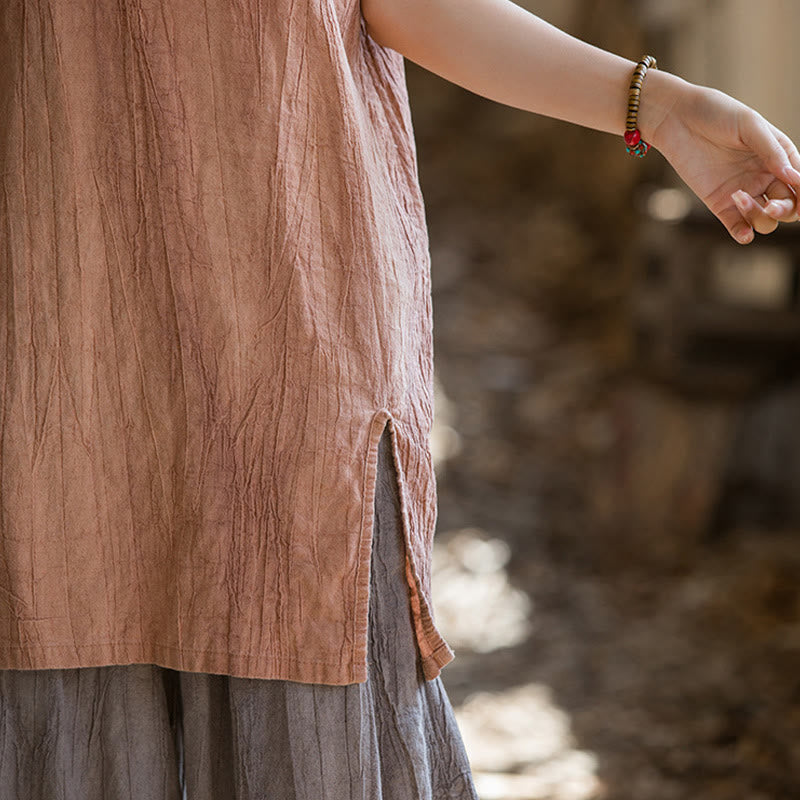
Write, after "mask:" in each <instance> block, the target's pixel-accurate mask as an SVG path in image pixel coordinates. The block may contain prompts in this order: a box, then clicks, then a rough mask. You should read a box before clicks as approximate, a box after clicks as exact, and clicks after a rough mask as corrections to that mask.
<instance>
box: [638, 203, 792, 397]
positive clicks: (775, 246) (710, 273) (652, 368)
mask: <svg viewBox="0 0 800 800" xmlns="http://www.w3.org/2000/svg"><path fill="white" fill-rule="evenodd" d="M639 250H640V253H639V255H640V259H641V263H642V270H641V280H640V283H639V286H638V287H637V289H636V291H635V292H634V301H633V318H634V328H635V331H636V339H637V350H638V357H639V362H640V364H641V366H642V368H643V369H644V371H645V372H647V373H649V374H651V375H652V376H653V377H656V378H661V379H664V380H667V381H669V382H671V383H675V384H678V385H679V386H680V387H681V388H682V389H686V390H694V391H699V392H710V393H714V394H719V393H724V392H732V393H740V392H748V391H750V390H753V389H755V388H757V387H759V386H761V385H763V384H764V383H765V382H767V381H770V380H772V379H776V378H785V377H788V376H790V375H795V374H797V373H798V372H800V231H798V230H797V226H782V227H780V228H779V229H778V230H777V231H776V232H775V233H773V234H770V236H769V237H757V241H756V242H754V243H752V244H750V245H747V246H745V247H743V246H742V245H739V244H737V243H736V242H734V241H733V240H732V239H730V238H729V237H728V235H727V233H726V232H725V230H724V228H723V227H722V225H721V223H719V222H718V221H717V220H716V219H715V218H714V217H712V216H711V214H710V213H708V212H707V211H706V210H705V209H702V210H698V209H696V208H693V209H692V211H690V212H689V213H688V214H687V216H686V217H685V218H684V219H682V220H680V221H676V222H672V223H670V222H666V221H663V220H657V219H651V220H649V221H648V222H646V223H645V224H644V225H643V229H642V231H641V236H640V242H639Z"/></svg>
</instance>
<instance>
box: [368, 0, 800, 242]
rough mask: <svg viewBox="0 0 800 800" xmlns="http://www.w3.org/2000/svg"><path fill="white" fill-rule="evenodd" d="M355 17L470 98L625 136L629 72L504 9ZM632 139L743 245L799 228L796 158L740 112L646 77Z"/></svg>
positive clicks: (439, 4)
mask: <svg viewBox="0 0 800 800" xmlns="http://www.w3.org/2000/svg"><path fill="white" fill-rule="evenodd" d="M361 11H362V14H363V16H364V20H365V23H366V27H367V32H368V33H369V35H370V36H371V37H372V38H373V39H374V40H375V41H376V42H377V43H378V44H380V45H382V46H385V47H390V48H391V49H393V50H396V51H398V52H399V53H401V54H402V55H403V56H405V57H406V58H408V59H409V60H410V61H413V62H415V63H416V64H419V65H420V66H422V67H424V68H425V69H428V70H430V71H431V72H434V73H436V74H437V75H440V76H441V77H443V78H445V79H446V80H449V81H451V82H452V83H455V84H458V85H459V86H462V87H464V88H465V89H469V90H470V91H472V92H475V93H476V94H479V95H481V96H483V97H487V98H489V99H491V100H495V101H497V102H500V103H504V104H506V105H509V106H513V107H515V108H520V109H523V110H525V111H531V112H534V113H537V114H543V115H545V116H548V117H554V118H556V119H562V120H566V121H568V122H573V123H575V124H578V125H583V126H586V127H589V128H593V129H595V130H600V131H606V132H608V133H616V134H619V135H620V137H621V135H622V133H623V131H624V129H625V117H626V111H627V95H628V86H629V84H630V80H631V76H632V74H633V69H634V67H635V62H633V61H630V60H628V59H625V58H622V57H620V56H617V55H614V54H612V53H609V52H607V51H605V50H602V49H600V48H598V47H595V46H593V45H591V44H588V43H586V42H583V41H581V40H580V39H576V38H575V37H573V36H570V35H569V34H567V33H565V32H563V31H561V30H559V29H558V28H556V27H554V26H552V25H550V24H549V23H547V22H545V21H544V20H542V19H540V18H539V17H537V16H536V15H535V14H532V13H530V12H529V11H526V10H525V9H524V8H522V7H521V6H519V5H517V4H516V3H514V2H512V1H511V0H361ZM639 129H640V130H641V132H642V138H643V139H644V140H645V141H647V142H650V143H651V144H652V145H653V146H654V147H656V149H658V150H659V151H660V152H661V153H662V154H663V155H664V156H665V157H666V158H667V160H668V161H669V162H670V163H671V164H672V166H673V167H674V168H675V170H676V171H677V172H678V174H679V175H680V176H681V177H682V178H683V179H684V180H685V181H686V183H687V184H688V185H689V187H690V188H691V189H692V190H693V191H694V192H695V193H696V194H697V195H698V196H699V197H700V199H701V200H703V202H704V203H706V205H707V206H708V207H709V208H710V209H711V211H712V212H713V213H714V214H715V215H716V216H717V217H718V218H719V219H720V221H722V223H723V224H724V225H725V226H726V228H727V229H728V231H729V232H730V234H731V235H732V236H733V237H734V238H735V239H736V240H737V241H739V242H741V243H742V244H746V243H748V242H749V241H752V239H753V229H755V230H756V231H758V232H759V233H770V232H771V231H772V230H774V229H775V228H776V227H777V225H778V220H780V221H785V222H788V221H795V220H796V219H797V218H798V217H797V192H798V191H800V172H798V170H800V155H798V151H797V148H796V147H795V145H794V144H793V143H792V142H791V140H790V139H789V138H788V137H787V136H786V135H785V134H783V133H782V132H781V131H779V130H778V129H777V128H775V127H774V126H773V125H771V124H770V123H769V122H767V120H765V119H764V118H763V117H761V116H760V115H759V114H758V113H756V112H755V111H754V110H753V109H751V108H749V107H748V106H746V105H744V104H743V103H740V102H738V101H737V100H734V99H733V98H731V97H729V96H728V95H726V94H723V93H722V92H718V91H716V90H714V89H708V88H705V87H701V86H696V85H694V84H692V83H689V82H688V81H685V80H683V79H681V78H679V77H677V76H675V75H672V74H669V73H668V72H664V71H663V70H650V71H649V72H648V73H647V76H646V77H645V81H644V86H643V88H642V99H641V106H640V111H639ZM623 155H624V151H623ZM737 190H743V191H744V192H745V194H746V195H747V197H744V198H742V205H738V204H737V202H736V201H735V199H734V197H733V194H734V193H735V192H736V191H737ZM764 194H766V195H767V196H768V198H769V200H771V201H772V202H767V201H766V200H764V199H762V195H764Z"/></svg>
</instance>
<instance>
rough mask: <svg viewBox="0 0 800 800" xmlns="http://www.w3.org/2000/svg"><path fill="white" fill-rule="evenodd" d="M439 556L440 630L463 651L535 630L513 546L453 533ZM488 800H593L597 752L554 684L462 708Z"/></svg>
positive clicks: (475, 533)
mask: <svg viewBox="0 0 800 800" xmlns="http://www.w3.org/2000/svg"><path fill="white" fill-rule="evenodd" d="M443 538H445V539H446V544H439V543H436V544H435V545H434V552H433V576H434V578H433V587H434V589H433V594H434V598H433V600H434V606H435V608H436V619H437V624H438V626H439V629H440V630H441V632H442V634H443V636H444V637H445V638H446V639H447V640H448V642H449V643H450V644H451V646H452V647H453V648H454V649H455V650H456V651H459V650H464V649H468V650H471V651H473V652H480V653H484V654H487V656H486V657H487V658H489V657H490V656H489V655H488V654H489V653H491V652H492V651H493V650H497V649H499V648H503V647H509V646H513V645H516V644H519V643H520V642H521V641H522V640H524V639H525V638H527V637H528V636H530V635H531V634H532V633H533V630H534V628H535V609H534V607H533V603H532V602H531V599H530V598H529V597H528V595H527V594H525V593H524V592H521V591H520V590H518V589H515V588H514V587H512V586H511V585H510V584H509V581H508V579H507V575H506V570H505V564H506V562H507V560H508V558H509V555H510V553H509V548H508V545H507V544H506V543H505V542H503V541H501V540H499V539H493V538H490V537H488V536H487V535H486V534H485V533H484V532H482V531H480V530H478V529H465V530H461V531H458V532H451V534H450V535H448V536H447V537H443ZM454 708H455V713H456V719H457V720H458V724H459V727H460V729H461V733H462V736H463V739H464V744H465V746H466V748H467V754H468V755H469V758H470V763H471V765H472V770H473V776H474V779H475V785H476V787H477V789H478V792H479V794H480V796H481V798H482V800H523V798H525V799H526V800H540V799H541V800H593V798H599V797H601V796H602V792H601V785H600V783H599V781H598V779H597V777H596V775H595V771H596V765H597V761H596V758H595V756H594V755H593V754H591V753H586V752H583V751H581V750H579V749H577V748H576V746H575V742H574V741H573V738H572V735H571V730H570V720H569V716H568V715H567V714H566V713H565V712H564V711H563V710H562V709H560V708H559V707H558V705H557V704H556V703H555V702H554V700H553V697H552V693H551V691H550V690H549V688H548V687H547V686H544V685H542V684H539V683H526V684H523V685H521V686H518V687H515V688H513V689H510V690H507V691H503V692H476V693H474V694H472V695H470V696H469V697H467V699H466V701H465V702H464V703H463V704H461V705H458V706H455V707H454Z"/></svg>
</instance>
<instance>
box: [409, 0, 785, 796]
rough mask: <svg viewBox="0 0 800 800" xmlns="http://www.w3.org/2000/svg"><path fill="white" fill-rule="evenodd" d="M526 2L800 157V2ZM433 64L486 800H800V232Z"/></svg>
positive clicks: (454, 587)
mask: <svg viewBox="0 0 800 800" xmlns="http://www.w3.org/2000/svg"><path fill="white" fill-rule="evenodd" d="M520 5H523V6H524V7H526V8H528V9H529V10H530V11H533V12H534V13H536V14H539V15H540V16H542V17H543V18H545V19H547V20H549V21H550V22H553V23H554V24H556V25H558V26H559V27H561V28H563V29H564V30H566V31H568V32H569V33H572V34H573V35H575V36H578V37H580V38H582V39H585V40H587V41H590V42H592V43H594V44H597V45H599V46H601V47H604V48H606V49H609V50H612V51H614V52H617V53H619V54H621V55H624V56H626V57H628V58H631V59H632V60H637V59H638V58H639V57H640V56H641V55H642V54H643V53H645V52H650V53H653V54H654V55H656V56H657V58H658V61H659V66H660V67H661V68H662V69H666V70H668V71H670V72H675V73H677V74H679V75H682V76H683V77H685V78H687V79H689V80H691V81H693V82H695V83H701V84H705V85H710V86H714V87H717V88H719V89H722V90H724V91H727V92H729V93H731V94H733V95H734V96H736V97H738V98H739V99H741V100H743V101H745V102H747V103H748V104H750V105H752V106H753V107H754V108H756V109H757V110H758V111H760V112H761V113H763V114H764V115H765V116H766V117H767V118H768V119H770V120H771V121H772V122H773V123H775V124H776V125H777V126H778V127H780V128H782V129H783V130H785V131H786V132H787V133H788V134H789V135H790V136H792V137H793V138H794V139H795V140H796V141H800V103H798V102H797V98H796V96H795V89H794V81H793V80H792V79H791V77H790V76H793V75H795V74H796V71H797V62H796V47H795V46H794V44H795V43H794V42H793V41H790V37H796V33H797V31H798V30H800V3H797V2H795V0H762V1H761V2H759V3H758V4H753V3H751V2H746V0H715V1H712V0H685V1H684V0H671V1H670V0H652V2H645V0H638V1H637V0H603V2H599V3H598V2H594V1H590V0H550V1H549V2H548V1H547V0H540V1H538V0H521V2H520ZM406 69H407V78H408V87H409V94H410V96H411V107H412V113H413V119H414V126H415V134H416V140H417V149H418V157H419V168H420V181H421V184H422V189H423V194H424V197H425V201H426V208H427V215H428V223H429V230H430V238H431V259H432V269H433V292H434V295H433V300H434V329H435V337H436V338H435V353H436V370H437V375H438V389H437V391H438V394H437V402H436V429H435V434H434V441H433V444H434V449H435V455H436V461H437V476H438V483H439V522H438V529H437V534H436V538H435V545H434V574H433V591H434V610H435V615H436V621H437V624H438V625H439V627H440V629H441V631H442V633H443V635H444V636H445V637H446V638H447V640H448V642H449V643H450V644H451V646H452V647H453V649H454V650H455V652H456V659H455V661H453V662H451V664H449V665H448V666H447V667H446V668H445V669H444V671H443V672H442V680H443V681H444V683H445V685H446V688H447V690H448V693H449V695H450V697H451V699H452V701H453V704H454V707H455V710H456V715H457V718H458V721H459V724H460V726H461V730H462V733H463V736H464V739H465V743H466V745H467V749H468V753H469V756H470V760H471V763H472V766H473V772H474V775H475V780H476V785H477V786H478V789H479V791H480V793H481V797H482V800H522V799H528V800H540V799H541V800H598V799H599V798H607V799H608V800H628V799H629V798H630V800H634V798H635V800H643V798H646V799H647V800H672V799H673V798H675V799H676V800H677V798H681V800H683V798H687V797H691V798H693V800H728V799H730V800H734V798H735V799H736V800H742V798H747V800H767V799H770V800H771V799H772V798H782V800H784V799H785V798H787V797H800V287H799V284H800V281H799V280H798V276H799V275H800V231H798V228H799V227H800V226H782V228H781V229H780V230H779V231H778V232H776V233H775V234H772V235H771V236H768V237H757V240H756V242H755V243H754V244H752V245H750V246H748V247H741V246H739V245H736V244H735V243H734V242H733V240H732V239H730V237H729V236H728V234H727V232H726V231H725V229H724V228H723V227H722V225H721V224H720V223H719V222H718V221H717V220H716V219H715V218H714V217H712V216H711V214H710V213H709V212H707V211H706V210H705V208H704V207H702V206H698V205H697V203H696V202H695V201H694V199H693V196H691V195H689V194H688V193H687V192H686V191H685V189H684V187H683V184H682V183H681V182H680V181H679V180H678V179H677V178H676V177H675V176H674V174H673V173H672V172H671V170H670V168H669V166H668V165H667V163H666V162H665V161H664V159H663V158H662V157H661V156H660V155H659V154H658V153H656V152H652V153H651V154H650V155H649V156H648V157H647V158H646V159H632V158H630V157H629V156H627V155H626V154H625V151H624V148H623V145H622V140H621V137H615V136H609V135H607V134H603V133H597V132H594V131H590V130H586V129H583V128H579V127H577V126H571V125H568V124H566V123H563V122H559V121H554V120H549V119H546V118H543V117H539V116H536V115H534V114H530V113H527V112H524V111H520V110H517V109H513V108H510V107H508V106H504V105H501V104H498V103H495V102H493V101H490V100H487V99H485V98H482V97H479V96H477V95H475V94H472V93H470V92H468V91H466V90H464V89H462V88H460V87H458V86H455V85H453V84H451V83H448V82H447V81H445V80H443V79H441V78H439V77H438V76H436V75H434V74H432V73H430V72H427V71H425V70H423V69H422V68H420V67H418V66H417V65H415V64H413V63H411V62H408V61H407V62H406ZM531 79H532V80H535V76H531ZM576 79H578V80H579V79H580V76H576ZM646 89H647V87H646V84H645V88H644V90H643V92H644V94H646Z"/></svg>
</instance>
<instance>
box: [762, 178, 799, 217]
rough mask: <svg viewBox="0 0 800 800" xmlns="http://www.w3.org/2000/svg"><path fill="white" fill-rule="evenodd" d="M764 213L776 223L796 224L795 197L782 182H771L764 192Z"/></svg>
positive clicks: (796, 207)
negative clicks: (776, 221)
mask: <svg viewBox="0 0 800 800" xmlns="http://www.w3.org/2000/svg"><path fill="white" fill-rule="evenodd" d="M764 198H765V201H766V204H765V206H764V213H766V214H767V215H768V216H770V217H772V218H773V219H776V220H778V222H797V220H798V218H799V217H798V202H797V195H796V194H795V193H794V192H793V191H792V190H791V189H790V188H789V187H788V186H787V185H786V184H785V183H783V182H782V181H777V180H776V181H773V182H772V183H771V184H770V185H769V186H768V187H767V190H766V191H765V192H764Z"/></svg>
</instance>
